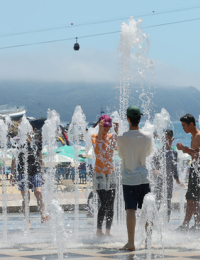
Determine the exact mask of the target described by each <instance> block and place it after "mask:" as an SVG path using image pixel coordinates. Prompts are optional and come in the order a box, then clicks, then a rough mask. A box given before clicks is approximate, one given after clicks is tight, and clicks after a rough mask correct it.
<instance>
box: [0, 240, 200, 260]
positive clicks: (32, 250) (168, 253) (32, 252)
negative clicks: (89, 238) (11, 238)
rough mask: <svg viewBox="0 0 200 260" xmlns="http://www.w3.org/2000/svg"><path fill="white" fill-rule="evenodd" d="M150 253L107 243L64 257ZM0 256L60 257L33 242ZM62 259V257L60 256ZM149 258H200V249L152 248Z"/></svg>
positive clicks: (101, 258)
mask: <svg viewBox="0 0 200 260" xmlns="http://www.w3.org/2000/svg"><path fill="white" fill-rule="evenodd" d="M148 257H149V255H148V252H147V251H146V250H142V249H141V250H138V251H136V252H131V253H129V252H128V253H127V252H120V251H119V250H118V248H109V247H107V246H106V245H104V246H101V247H95V248H84V249H78V250H77V249H68V250H64V254H63V259H74V260H76V259H77V260H79V259H81V260H110V259H121V260H135V259H138V260H139V259H148ZM0 258H2V259H5V260H31V259H32V260H53V259H59V258H58V254H57V250H55V249H54V248H50V247H49V248H48V246H46V248H45V249H44V248H42V247H39V246H38V245H34V244H32V245H31V246H28V245H24V246H21V248H20V250H19V251H17V250H16V249H9V250H7V249H4V250H1V253H0ZM60 259H62V258H60ZM149 259H170V260H172V259H174V260H178V259H185V260H186V259H191V260H192V259H200V251H195V252H194V251H185V250H179V249H167V250H165V251H164V254H161V252H160V250H152V254H151V256H150V258H149Z"/></svg>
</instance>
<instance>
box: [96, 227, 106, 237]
mask: <svg viewBox="0 0 200 260" xmlns="http://www.w3.org/2000/svg"><path fill="white" fill-rule="evenodd" d="M96 236H97V237H103V236H105V234H104V233H103V232H102V230H101V229H97V232H96Z"/></svg>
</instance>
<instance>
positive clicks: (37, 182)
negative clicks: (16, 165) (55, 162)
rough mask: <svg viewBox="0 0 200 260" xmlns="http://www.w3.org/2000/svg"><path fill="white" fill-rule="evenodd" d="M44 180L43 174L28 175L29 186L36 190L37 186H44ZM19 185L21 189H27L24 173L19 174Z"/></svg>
mask: <svg viewBox="0 0 200 260" xmlns="http://www.w3.org/2000/svg"><path fill="white" fill-rule="evenodd" d="M42 184H43V180H42V175H41V174H35V175H29V176H28V188H29V189H31V190H34V189H35V188H38V187H42ZM17 185H18V189H19V190H20V191H24V190H25V183H24V174H19V175H18V176H17Z"/></svg>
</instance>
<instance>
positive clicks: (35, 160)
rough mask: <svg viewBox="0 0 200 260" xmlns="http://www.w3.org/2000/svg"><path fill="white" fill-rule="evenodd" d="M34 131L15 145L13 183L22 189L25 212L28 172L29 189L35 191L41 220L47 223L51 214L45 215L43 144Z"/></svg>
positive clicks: (12, 170) (12, 166)
mask: <svg viewBox="0 0 200 260" xmlns="http://www.w3.org/2000/svg"><path fill="white" fill-rule="evenodd" d="M32 137H33V132H32V133H30V134H28V138H27V141H26V142H25V143H24V144H21V143H20V141H18V144H16V145H15V146H14V147H13V159H12V164H11V183H12V185H14V184H15V182H17V185H18V189H19V190H20V191H21V195H22V211H23V213H25V187H26V184H25V173H26V171H27V174H28V183H27V187H28V189H31V190H33V191H34V195H35V197H36V199H37V204H38V208H39V211H40V213H41V222H42V223H45V222H46V221H48V220H49V218H50V217H49V216H46V215H45V206H44V201H43V194H42V185H43V182H44V180H43V177H42V174H41V172H42V164H43V163H42V144H41V142H40V141H38V140H34V139H33V138H32ZM28 198H29V202H30V191H28ZM29 227H30V228H32V226H31V221H30V217H29Z"/></svg>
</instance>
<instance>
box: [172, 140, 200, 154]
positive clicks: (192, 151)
mask: <svg viewBox="0 0 200 260" xmlns="http://www.w3.org/2000/svg"><path fill="white" fill-rule="evenodd" d="M177 149H178V150H181V151H182V152H183V153H187V154H189V155H190V156H194V155H195V154H198V153H199V149H198V150H195V149H192V148H189V147H187V146H184V145H183V144H181V143H177Z"/></svg>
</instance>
